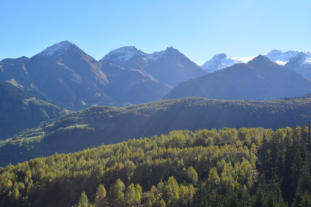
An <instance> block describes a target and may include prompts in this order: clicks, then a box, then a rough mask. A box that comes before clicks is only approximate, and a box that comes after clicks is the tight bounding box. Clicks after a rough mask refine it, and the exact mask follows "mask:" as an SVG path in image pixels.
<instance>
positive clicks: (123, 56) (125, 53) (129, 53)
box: [101, 46, 146, 62]
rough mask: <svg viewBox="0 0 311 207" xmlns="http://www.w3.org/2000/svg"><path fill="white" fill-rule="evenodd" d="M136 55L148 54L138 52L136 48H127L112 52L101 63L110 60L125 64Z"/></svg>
mask: <svg viewBox="0 0 311 207" xmlns="http://www.w3.org/2000/svg"><path fill="white" fill-rule="evenodd" d="M135 55H138V56H145V55H146V54H145V53H143V52H142V51H140V50H138V49H137V48H136V47H134V46H125V47H120V48H118V49H115V50H112V51H111V52H109V53H108V54H107V55H105V57H103V58H102V59H101V61H106V60H110V61H121V62H125V61H128V60H130V59H131V58H133V57H134V56H135Z"/></svg>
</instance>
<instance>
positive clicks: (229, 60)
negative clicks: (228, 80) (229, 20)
mask: <svg viewBox="0 0 311 207" xmlns="http://www.w3.org/2000/svg"><path fill="white" fill-rule="evenodd" d="M253 58H254V57H228V56H227V55H226V54H225V53H220V54H217V55H214V56H213V57H212V58H211V59H210V60H208V61H206V62H205V63H204V64H203V65H202V67H203V68H204V69H205V70H206V71H207V72H209V73H213V72H215V71H218V70H221V69H223V68H227V67H230V66H232V65H234V64H237V63H247V62H248V61H250V60H252V59H253Z"/></svg>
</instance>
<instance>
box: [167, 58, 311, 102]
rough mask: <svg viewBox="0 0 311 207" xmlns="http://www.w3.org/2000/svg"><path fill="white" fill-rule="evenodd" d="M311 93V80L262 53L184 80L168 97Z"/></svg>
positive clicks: (257, 97)
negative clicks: (244, 60) (247, 59)
mask: <svg viewBox="0 0 311 207" xmlns="http://www.w3.org/2000/svg"><path fill="white" fill-rule="evenodd" d="M310 93H311V81H310V80H308V79H305V78H304V77H302V76H301V75H299V74H298V73H296V72H294V71H293V70H292V69H290V68H289V66H287V65H286V66H282V65H279V64H277V63H275V62H273V61H271V60H269V59H268V58H267V57H265V56H262V55H259V56H257V57H256V58H254V59H252V60H251V61H249V62H248V63H239V64H235V65H233V66H231V67H228V68H225V69H222V70H218V71H216V72H214V73H210V74H207V75H205V76H202V77H199V78H196V79H192V80H189V81H185V82H183V83H181V84H179V85H178V86H177V87H175V88H173V89H172V90H171V91H170V92H169V93H168V94H167V95H166V96H165V98H181V97H187V96H198V97H206V98H213V99H242V100H269V99H280V98H286V97H298V96H304V95H306V94H310Z"/></svg>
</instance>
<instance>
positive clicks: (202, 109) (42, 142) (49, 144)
mask: <svg viewBox="0 0 311 207" xmlns="http://www.w3.org/2000/svg"><path fill="white" fill-rule="evenodd" d="M310 119H311V98H310V97H305V98H297V99H288V100H274V101H225V100H209V99H204V98H186V99H178V100H166V101H159V102H153V103H148V104H141V105H132V106H126V107H120V108H117V107H107V106H101V107H91V108H89V109H86V110H83V111H79V112H75V113H72V114H69V115H67V116H64V117H62V118H59V119H57V120H55V121H52V122H50V123H46V124H45V125H42V126H41V127H39V128H36V129H33V130H27V131H24V132H22V133H20V134H19V135H17V136H15V137H14V138H11V139H8V140H6V141H4V142H1V141H0V166H3V165H6V164H8V163H10V162H12V163H16V162H20V161H23V160H27V159H30V158H33V157H39V156H46V155H50V154H54V153H55V152H59V153H60V152H74V151H79V150H81V149H85V148H89V147H94V146H98V145H101V144H112V143H117V142H121V141H124V140H128V139H130V138H134V137H135V138H138V137H145V136H153V135H156V134H158V135H160V134H162V133H167V132H169V131H171V130H174V129H189V130H197V129H204V128H208V129H212V128H217V129H219V128H223V127H234V128H240V127H266V128H272V129H277V128H280V127H285V126H295V125H302V124H305V123H307V122H308V121H309V120H310Z"/></svg>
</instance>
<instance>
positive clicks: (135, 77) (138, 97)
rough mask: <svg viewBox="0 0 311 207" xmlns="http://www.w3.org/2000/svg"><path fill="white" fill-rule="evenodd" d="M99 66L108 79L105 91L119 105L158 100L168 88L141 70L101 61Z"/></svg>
mask: <svg viewBox="0 0 311 207" xmlns="http://www.w3.org/2000/svg"><path fill="white" fill-rule="evenodd" d="M101 67H102V71H103V72H104V73H105V74H106V75H107V77H108V80H109V84H107V85H106V86H105V91H106V92H107V95H108V96H110V97H111V98H112V99H113V100H115V101H116V102H117V103H119V105H127V104H139V103H146V102H151V101H155V100H160V99H161V98H162V97H163V96H164V95H165V94H166V93H168V91H169V89H170V88H169V87H168V86H167V85H165V84H163V83H162V82H159V81H158V80H156V79H154V78H153V77H152V76H151V75H149V74H147V73H145V72H144V71H142V70H137V69H124V68H123V67H121V66H118V65H113V64H111V63H101Z"/></svg>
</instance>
